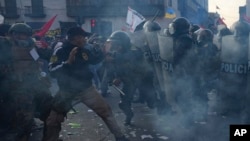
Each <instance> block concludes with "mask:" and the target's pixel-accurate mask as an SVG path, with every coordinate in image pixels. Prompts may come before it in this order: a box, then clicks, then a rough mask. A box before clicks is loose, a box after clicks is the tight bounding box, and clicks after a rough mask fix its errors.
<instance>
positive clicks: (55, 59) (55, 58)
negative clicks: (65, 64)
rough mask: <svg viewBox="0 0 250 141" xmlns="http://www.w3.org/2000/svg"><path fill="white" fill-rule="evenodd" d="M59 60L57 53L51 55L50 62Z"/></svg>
mask: <svg viewBox="0 0 250 141" xmlns="http://www.w3.org/2000/svg"><path fill="white" fill-rule="evenodd" d="M57 60H58V58H57V56H56V55H52V56H51V57H50V62H51V63H55V62H56V61H57Z"/></svg>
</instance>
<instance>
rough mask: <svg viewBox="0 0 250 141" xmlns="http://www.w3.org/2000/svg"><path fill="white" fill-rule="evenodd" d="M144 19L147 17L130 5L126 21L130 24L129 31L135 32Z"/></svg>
mask: <svg viewBox="0 0 250 141" xmlns="http://www.w3.org/2000/svg"><path fill="white" fill-rule="evenodd" d="M144 21H145V18H144V17H143V16H142V15H141V14H139V13H138V12H137V11H135V10H133V9H131V8H130V7H128V13H127V19H126V23H127V25H128V26H129V31H131V32H134V31H135V28H136V27H137V26H138V25H139V24H140V23H142V22H144Z"/></svg>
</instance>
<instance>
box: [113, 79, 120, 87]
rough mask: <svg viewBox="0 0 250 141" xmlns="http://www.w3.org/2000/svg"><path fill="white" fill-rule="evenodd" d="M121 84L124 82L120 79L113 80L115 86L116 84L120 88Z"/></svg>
mask: <svg viewBox="0 0 250 141" xmlns="http://www.w3.org/2000/svg"><path fill="white" fill-rule="evenodd" d="M121 82H122V81H121V80H120V79H117V78H116V79H114V80H113V84H114V85H115V86H116V87H118V86H120V85H121Z"/></svg>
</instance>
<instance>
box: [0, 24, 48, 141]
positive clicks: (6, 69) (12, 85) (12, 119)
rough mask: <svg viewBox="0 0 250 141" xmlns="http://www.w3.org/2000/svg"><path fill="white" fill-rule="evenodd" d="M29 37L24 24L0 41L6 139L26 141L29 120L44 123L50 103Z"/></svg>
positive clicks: (34, 49) (29, 125) (46, 85)
mask: <svg viewBox="0 0 250 141" xmlns="http://www.w3.org/2000/svg"><path fill="white" fill-rule="evenodd" d="M31 35H32V29H31V28H30V27H29V26H28V25H27V24H24V23H17V24H14V25H12V26H11V27H10V29H9V36H10V38H1V39H0V49H1V55H0V56H1V58H0V61H1V77H2V79H1V85H0V89H1V95H5V97H4V99H2V100H1V102H2V103H4V104H3V105H4V106H5V108H7V107H8V108H9V109H8V110H5V112H3V113H2V112H1V114H3V115H1V116H0V117H1V120H0V121H1V122H3V123H4V124H1V125H6V128H5V132H6V133H5V135H6V137H7V138H9V137H12V139H13V140H23V141H28V139H29V136H30V133H31V129H32V125H33V123H34V121H33V118H34V117H37V118H40V119H41V120H42V121H45V119H46V118H47V116H48V113H49V111H50V104H51V102H50V101H51V100H52V97H51V95H50V93H49V89H48V87H49V83H48V81H47V79H46V76H45V75H46V74H45V73H44V72H41V70H40V67H39V63H38V60H39V58H42V57H43V56H41V55H40V54H39V52H37V51H36V47H35V44H34V42H33V40H32V39H31ZM39 55H40V56H39ZM41 74H42V75H41ZM1 106H2V104H1ZM1 109H2V107H1ZM8 133H12V136H8V135H9V134H8ZM3 140H4V139H3Z"/></svg>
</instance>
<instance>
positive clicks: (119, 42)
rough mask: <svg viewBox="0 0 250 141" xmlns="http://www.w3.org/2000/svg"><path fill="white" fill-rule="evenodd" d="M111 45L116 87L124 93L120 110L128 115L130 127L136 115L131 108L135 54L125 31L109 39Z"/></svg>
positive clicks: (121, 94)
mask: <svg viewBox="0 0 250 141" xmlns="http://www.w3.org/2000/svg"><path fill="white" fill-rule="evenodd" d="M107 43H108V44H110V57H111V59H110V60H111V61H112V65H113V68H114V72H113V74H114V80H113V84H114V85H115V87H118V88H120V89H121V90H122V91H123V92H122V93H120V97H121V101H120V103H119V108H120V109H121V110H122V111H123V112H124V114H125V115H126V119H125V125H130V124H131V120H132V118H133V116H134V113H133V111H132V108H131V104H132V100H133V96H134V92H135V85H134V82H135V78H136V76H135V73H134V72H133V71H134V68H135V67H136V66H135V65H133V64H134V62H135V60H134V59H133V57H134V56H133V54H132V52H131V42H130V38H129V36H128V34H127V33H126V32H123V31H115V32H113V33H112V34H111V35H110V37H109V38H108V39H107Z"/></svg>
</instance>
